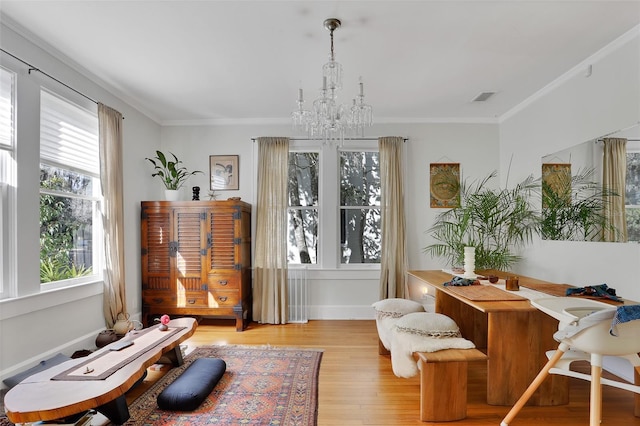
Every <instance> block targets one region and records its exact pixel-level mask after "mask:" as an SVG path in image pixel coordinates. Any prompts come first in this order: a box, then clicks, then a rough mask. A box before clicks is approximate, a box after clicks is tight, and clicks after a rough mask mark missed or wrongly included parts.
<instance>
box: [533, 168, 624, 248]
mask: <svg viewBox="0 0 640 426" xmlns="http://www.w3.org/2000/svg"><path fill="white" fill-rule="evenodd" d="M593 174H594V169H593V168H588V169H581V170H579V171H578V173H576V174H575V175H558V176H557V180H556V182H554V185H553V186H552V185H550V184H549V183H547V182H545V181H544V180H543V182H542V218H541V226H540V234H541V236H542V238H543V239H546V240H573V241H599V240H601V238H602V230H603V229H605V228H608V229H611V230H615V228H614V227H613V226H612V225H611V224H610V223H609V221H608V220H607V218H606V215H605V213H604V206H605V203H606V200H607V197H615V196H617V195H618V194H615V193H613V192H611V191H608V190H606V189H604V188H602V185H601V184H599V183H597V182H595V181H593V179H592V178H593Z"/></svg>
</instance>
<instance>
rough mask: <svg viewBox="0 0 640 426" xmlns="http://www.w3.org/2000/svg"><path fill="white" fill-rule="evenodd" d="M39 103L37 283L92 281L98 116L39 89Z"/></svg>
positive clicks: (97, 237) (96, 265) (97, 229)
mask: <svg viewBox="0 0 640 426" xmlns="http://www.w3.org/2000/svg"><path fill="white" fill-rule="evenodd" d="M40 102H41V103H40V282H41V283H42V284H47V286H50V285H51V284H48V283H57V284H59V285H66V284H72V283H77V282H78V281H82V280H83V277H84V279H86V277H91V278H97V276H98V274H100V273H101V270H102V268H101V263H100V260H99V259H101V257H100V256H99V254H100V253H101V250H100V249H99V248H100V247H101V226H100V225H99V223H100V222H99V215H98V212H99V210H98V208H99V201H100V180H99V174H100V165H99V153H98V117H97V115H96V113H95V112H90V111H87V110H85V109H83V108H81V107H79V106H78V105H75V104H73V103H71V102H69V101H67V100H65V99H62V98H60V97H58V96H56V95H53V94H51V93H50V92H47V91H44V90H43V91H41V94H40Z"/></svg>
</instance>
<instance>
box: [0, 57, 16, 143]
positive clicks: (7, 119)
mask: <svg viewBox="0 0 640 426" xmlns="http://www.w3.org/2000/svg"><path fill="white" fill-rule="evenodd" d="M14 79H15V73H13V72H11V71H9V70H7V69H5V68H0V147H2V148H9V149H10V148H11V147H12V146H13V129H14V125H13V123H14V110H13V105H14V102H13V100H14V99H13V98H14V94H13V82H14Z"/></svg>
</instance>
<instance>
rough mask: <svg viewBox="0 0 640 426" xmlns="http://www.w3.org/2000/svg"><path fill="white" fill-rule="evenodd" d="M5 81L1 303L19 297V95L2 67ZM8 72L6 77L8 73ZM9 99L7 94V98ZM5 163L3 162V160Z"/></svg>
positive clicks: (0, 182)
mask: <svg viewBox="0 0 640 426" xmlns="http://www.w3.org/2000/svg"><path fill="white" fill-rule="evenodd" d="M0 73H2V77H1V78H2V79H3V80H4V78H7V79H8V81H4V83H9V90H8V91H7V92H5V91H3V101H4V100H8V101H9V112H8V114H7V116H8V117H9V122H10V129H9V132H8V133H9V135H8V140H7V141H6V143H0V152H1V153H2V156H6V157H7V163H6V164H4V165H3V166H4V167H3V169H5V171H4V175H3V176H2V175H0V300H3V299H8V298H10V297H13V296H15V294H16V292H17V288H16V273H15V269H16V264H15V261H16V257H15V252H16V222H15V208H14V206H15V203H16V198H15V191H14V190H12V188H14V187H15V180H16V177H15V166H14V163H15V154H16V103H17V100H16V93H17V75H18V73H17V72H16V71H14V70H12V69H9V68H6V67H4V66H0ZM5 73H6V74H5ZM7 94H8V96H6V97H5V95H7ZM0 162H2V160H0Z"/></svg>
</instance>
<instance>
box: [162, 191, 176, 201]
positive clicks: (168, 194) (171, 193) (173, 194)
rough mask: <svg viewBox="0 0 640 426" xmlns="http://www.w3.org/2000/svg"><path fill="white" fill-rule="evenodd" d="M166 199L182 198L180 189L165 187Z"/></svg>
mask: <svg viewBox="0 0 640 426" xmlns="http://www.w3.org/2000/svg"><path fill="white" fill-rule="evenodd" d="M164 199H165V200H167V201H178V200H180V190H178V189H165V190H164Z"/></svg>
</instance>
